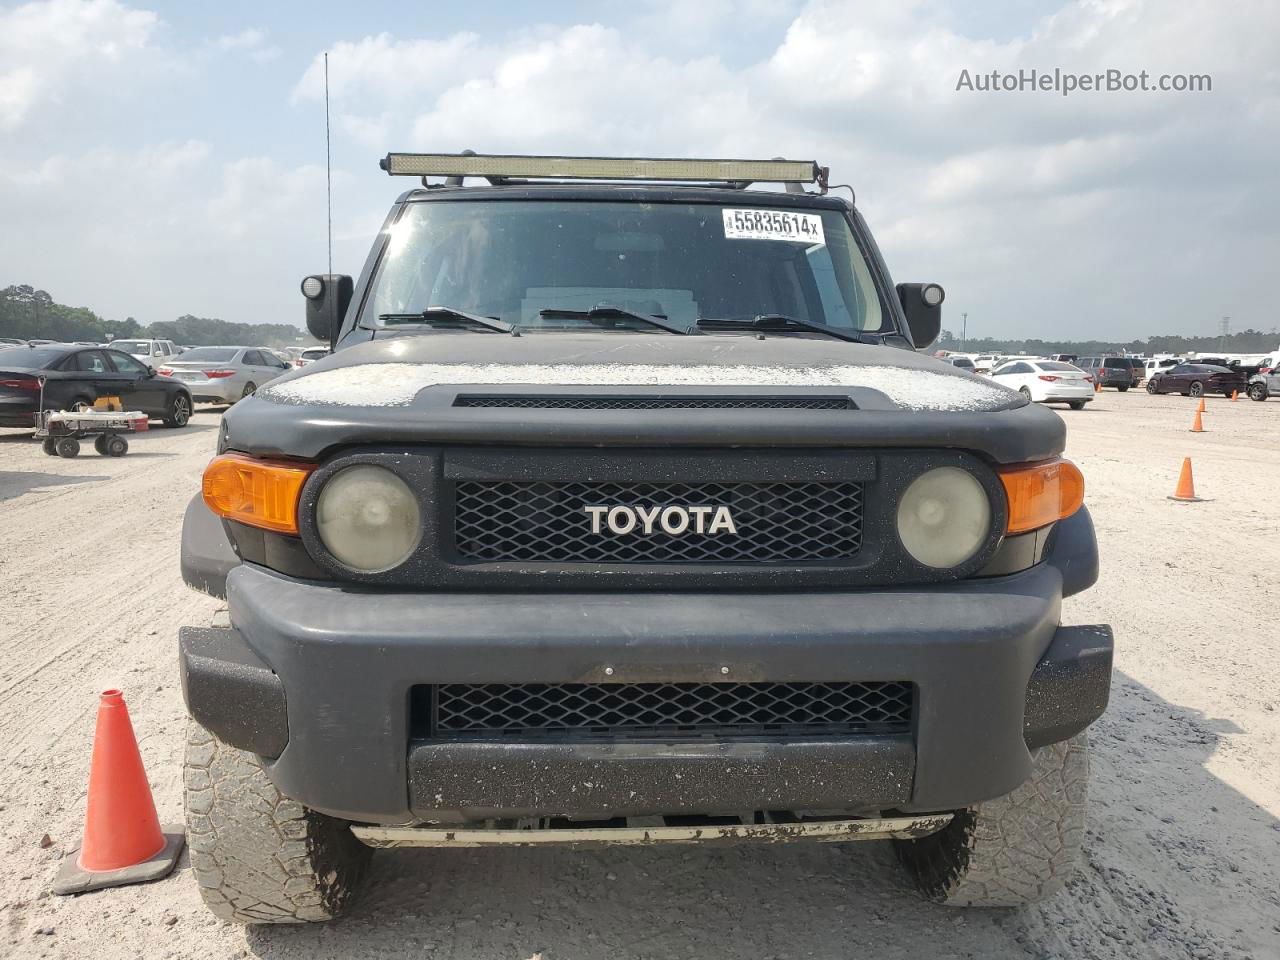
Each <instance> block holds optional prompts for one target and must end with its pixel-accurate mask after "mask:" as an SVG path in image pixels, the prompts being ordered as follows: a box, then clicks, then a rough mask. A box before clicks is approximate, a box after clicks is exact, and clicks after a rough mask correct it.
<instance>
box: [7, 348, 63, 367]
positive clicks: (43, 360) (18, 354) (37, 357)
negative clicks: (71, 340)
mask: <svg viewBox="0 0 1280 960" xmlns="http://www.w3.org/2000/svg"><path fill="white" fill-rule="evenodd" d="M66 355H67V351H65V350H41V349H40V348H39V347H34V348H33V347H5V348H2V349H0V368H2V369H5V370H39V369H41V368H43V367H46V366H48V365H49V364H51V363H53V361H55V360H57V359H58V358H60V357H65V356H66Z"/></svg>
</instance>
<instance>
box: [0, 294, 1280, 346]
mask: <svg viewBox="0 0 1280 960" xmlns="http://www.w3.org/2000/svg"><path fill="white" fill-rule="evenodd" d="M300 336H301V337H305V338H306V342H307V343H311V342H313V341H312V339H311V337H310V336H309V335H308V334H307V333H306V332H305V331H303V330H302V329H300V328H298V327H295V326H293V325H292V324H289V323H229V322H227V321H226V320H219V319H218V318H216V317H195V316H192V315H191V314H189V313H187V314H183V315H182V316H180V317H178V319H176V320H158V321H156V322H155V323H151V324H147V325H146V326H143V325H142V324H140V323H138V322H137V321H136V320H134V319H133V317H125V318H124V319H123V320H107V319H105V318H104V317H100V316H98V314H96V313H94V312H93V311H92V310H90V309H89V308H88V307H69V306H66V305H65V304H61V303H55V302H54V300H53V298H52V297H51V296H49V294H48V293H47V292H46V291H44V290H36V289H34V288H32V287H30V286H27V285H25V284H18V285H14V286H10V287H5V288H4V289H3V290H0V337H17V338H19V339H21V340H31V339H42V340H58V341H75V340H92V341H93V342H94V343H105V342H106V341H107V340H108V339H120V338H124V337H130V338H131V337H154V338H156V339H158V340H172V341H173V342H174V343H180V344H183V345H184V346H191V347H207V346H217V345H219V344H234V343H244V344H252V345H253V346H260V347H290V346H294V345H295V344H296V343H297V338H298V337H300ZM1278 346H1280V333H1277V332H1276V331H1275V330H1272V331H1271V332H1270V333H1263V332H1262V331H1260V330H1238V331H1236V332H1235V333H1229V334H1226V335H1225V336H1205V337H1184V336H1179V335H1176V334H1167V335H1164V336H1158V337H1147V338H1146V339H1145V340H1128V341H1124V342H1121V341H1111V340H1000V339H996V338H994V337H981V338H972V337H971V338H969V339H968V340H966V341H965V342H964V344H963V349H964V350H965V351H966V352H968V353H1002V354H1008V353H1027V354H1031V355H1033V356H1044V355H1046V354H1051V353H1074V354H1076V355H1078V356H1089V355H1092V354H1099V353H1173V354H1184V353H1189V352H1191V351H1193V350H1194V351H1196V352H1199V353H1205V352H1208V351H1217V352H1221V353H1268V352H1270V351H1272V350H1275V349H1276V347H1278ZM934 348H935V349H937V350H960V349H961V343H960V338H959V337H957V336H956V335H955V334H954V333H952V332H951V331H950V330H943V331H942V335H941V336H940V337H939V338H938V342H937V343H936V344H935V345H934Z"/></svg>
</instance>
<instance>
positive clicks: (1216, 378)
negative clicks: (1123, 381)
mask: <svg viewBox="0 0 1280 960" xmlns="http://www.w3.org/2000/svg"><path fill="white" fill-rule="evenodd" d="M1248 385H1249V378H1248V376H1246V375H1245V374H1244V373H1243V372H1242V371H1240V370H1232V369H1231V368H1229V367H1220V366H1218V365H1217V364H1211V363H1180V364H1178V365H1177V366H1176V367H1171V368H1170V369H1168V370H1162V371H1160V372H1158V373H1153V374H1152V375H1151V379H1150V380H1148V381H1147V393H1180V394H1182V395H1183V396H1189V397H1199V396H1203V395H1204V394H1206V393H1221V394H1222V395H1223V396H1227V397H1229V396H1231V394H1232V393H1234V392H1235V391H1237V390H1239V391H1240V392H1241V393H1244V392H1245V390H1246V388H1247V387H1248Z"/></svg>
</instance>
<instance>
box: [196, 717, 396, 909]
mask: <svg viewBox="0 0 1280 960" xmlns="http://www.w3.org/2000/svg"><path fill="white" fill-rule="evenodd" d="M183 785H184V792H185V796H186V808H187V841H188V843H189V844H190V846H191V870H192V873H194V874H195V878H196V883H197V884H199V886H200V895H201V896H202V897H203V898H204V902H205V905H206V906H207V907H208V908H209V909H210V910H211V911H212V912H213V913H214V915H215V916H218V917H221V918H222V919H223V920H234V921H236V922H237V923H312V922H317V921H322V920H332V919H333V918H335V917H337V916H339V915H340V914H341V913H342V912H343V911H344V910H345V909H346V908H347V907H348V906H349V905H350V904H351V902H352V900H353V898H354V897H355V895H356V892H357V890H358V888H359V886H360V881H361V879H362V878H363V876H364V871H365V867H366V865H367V864H368V862H369V856H370V854H371V853H372V851H371V850H370V849H369V848H368V847H366V846H365V845H364V844H362V843H361V842H360V841H359V840H357V839H356V838H355V837H354V836H353V835H352V833H351V831H350V829H349V824H347V823H346V822H345V821H342V820H336V819H334V818H333V817H327V816H325V815H324V814H321V813H316V812H315V811H314V810H309V809H307V808H306V807H304V806H303V805H302V804H300V803H297V802H296V801H293V800H289V799H288V798H286V797H284V796H282V795H281V794H280V792H279V791H278V790H276V788H275V785H274V784H272V782H271V780H270V778H268V777H267V775H266V773H265V771H264V770H263V769H262V761H261V759H259V758H258V757H257V756H255V755H254V754H252V753H248V752H246V751H244V750H237V749H236V748H234V747H229V746H227V745H226V744H225V743H222V742H221V741H220V740H218V739H217V738H216V737H215V736H214V735H213V734H211V733H210V732H209V731H208V730H206V729H205V728H204V727H202V726H200V724H198V723H196V722H195V721H194V720H191V721H188V725H187V750H186V760H185V763H184V766H183Z"/></svg>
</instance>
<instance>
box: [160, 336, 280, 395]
mask: <svg viewBox="0 0 1280 960" xmlns="http://www.w3.org/2000/svg"><path fill="white" fill-rule="evenodd" d="M288 369H289V368H288V367H287V366H286V365H285V362H284V361H283V360H281V359H280V358H279V357H277V356H276V355H275V354H274V353H272V352H271V351H270V350H266V349H260V348H257V347H195V348H194V349H192V350H188V351H187V352H186V353H184V354H183V355H182V356H181V358H179V359H177V360H173V361H170V362H168V363H166V364H165V365H164V366H163V367H162V368H161V370H160V372H161V373H163V374H166V375H168V376H171V377H173V378H174V379H175V380H178V381H180V382H182V383H183V384H185V385H186V386H187V388H188V389H189V390H190V391H191V395H192V397H194V398H195V401H196V403H235V402H236V401H237V400H240V399H243V398H244V397H247V396H249V395H250V394H252V393H253V392H254V391H255V390H257V389H258V388H259V387H260V386H262V385H263V384H264V383H267V382H269V381H271V380H274V379H275V378H276V377H278V376H280V374H282V373H284V372H285V371H286V370H288Z"/></svg>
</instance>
